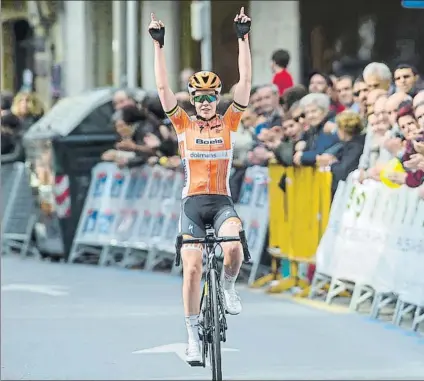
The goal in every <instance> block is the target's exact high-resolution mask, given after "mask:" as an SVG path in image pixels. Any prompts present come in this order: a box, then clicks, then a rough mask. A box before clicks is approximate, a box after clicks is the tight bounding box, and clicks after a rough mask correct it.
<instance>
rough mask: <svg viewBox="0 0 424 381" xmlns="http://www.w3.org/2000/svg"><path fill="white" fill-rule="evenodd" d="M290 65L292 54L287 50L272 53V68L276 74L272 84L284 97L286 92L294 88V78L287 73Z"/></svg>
mask: <svg viewBox="0 0 424 381" xmlns="http://www.w3.org/2000/svg"><path fill="white" fill-rule="evenodd" d="M289 63H290V54H289V52H288V51H287V50H283V49H280V50H276V51H275V52H274V53H272V58H271V68H272V72H273V73H274V78H273V79H272V83H273V84H274V85H276V86H277V87H278V92H279V95H280V96H282V95H283V94H284V91H286V90H287V89H289V88H290V87H292V86H293V78H292V76H291V74H290V73H289V72H288V71H287V67H288V66H289Z"/></svg>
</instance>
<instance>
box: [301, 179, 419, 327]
mask: <svg viewBox="0 0 424 381" xmlns="http://www.w3.org/2000/svg"><path fill="white" fill-rule="evenodd" d="M326 289H327V290H328V292H327V293H326V296H325V301H326V302H327V303H332V302H333V301H335V300H336V298H337V297H340V295H341V294H342V293H345V294H346V293H347V294H350V295H351V299H350V309H352V310H354V311H357V310H358V309H359V308H364V307H365V308H366V307H367V305H368V308H369V310H370V315H371V317H373V318H378V317H379V315H381V313H382V311H383V310H386V313H387V312H388V313H392V321H393V323H394V324H396V325H400V324H401V323H402V321H403V320H404V319H405V317H409V318H411V319H412V329H413V330H417V329H418V326H419V325H420V324H421V323H423V322H424V200H422V199H420V198H419V196H418V192H417V189H412V188H408V187H406V186H402V187H400V188H399V189H390V188H388V187H386V186H384V185H383V184H381V183H378V182H374V181H367V182H365V183H364V184H359V183H358V182H357V181H356V180H355V178H354V174H352V175H351V176H350V177H349V178H348V180H347V181H346V182H341V183H340V184H339V187H338V189H337V192H336V195H335V197H334V200H333V204H332V208H331V213H330V217H329V223H328V227H327V230H326V231H325V233H324V236H323V237H322V239H321V241H320V244H319V246H318V250H317V253H316V272H315V276H314V279H313V282H312V285H311V290H310V295H309V296H310V297H311V298H316V297H318V296H319V295H320V294H321V295H322V294H324V295H325V290H326ZM390 306H395V307H394V308H392V309H391V310H390Z"/></svg>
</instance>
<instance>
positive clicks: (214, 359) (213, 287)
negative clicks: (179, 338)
mask: <svg viewBox="0 0 424 381" xmlns="http://www.w3.org/2000/svg"><path fill="white" fill-rule="evenodd" d="M208 288H209V297H210V303H209V307H210V318H211V321H210V323H211V344H210V345H211V350H210V354H211V367H212V380H216V381H221V380H222V369H221V327H220V324H219V304H218V303H219V299H218V292H219V290H218V280H217V273H216V271H215V270H211V272H210V273H209V287H208Z"/></svg>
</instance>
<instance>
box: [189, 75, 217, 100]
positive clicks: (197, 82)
mask: <svg viewBox="0 0 424 381" xmlns="http://www.w3.org/2000/svg"><path fill="white" fill-rule="evenodd" d="M221 89H222V83H221V80H220V79H219V77H218V76H217V75H216V74H215V73H212V72H211V71H199V72H197V73H194V74H193V75H192V76H191V77H190V78H189V80H188V92H189V94H190V95H193V94H194V93H195V92H196V91H205V90H213V91H215V93H216V94H220V93H221Z"/></svg>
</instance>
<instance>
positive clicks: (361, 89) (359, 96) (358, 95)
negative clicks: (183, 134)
mask: <svg viewBox="0 0 424 381" xmlns="http://www.w3.org/2000/svg"><path fill="white" fill-rule="evenodd" d="M368 93H369V90H368V86H367V84H366V83H365V81H364V79H363V78H362V77H359V78H357V79H356V80H355V83H354V84H353V100H354V102H355V103H354V105H353V106H352V109H353V110H355V111H357V112H358V113H359V115H361V117H362V119H363V120H365V121H366V120H367V96H368Z"/></svg>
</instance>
